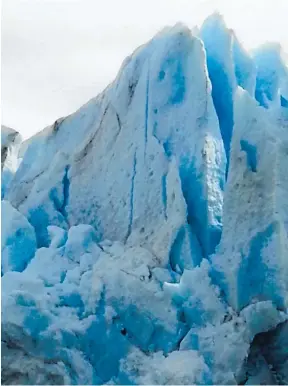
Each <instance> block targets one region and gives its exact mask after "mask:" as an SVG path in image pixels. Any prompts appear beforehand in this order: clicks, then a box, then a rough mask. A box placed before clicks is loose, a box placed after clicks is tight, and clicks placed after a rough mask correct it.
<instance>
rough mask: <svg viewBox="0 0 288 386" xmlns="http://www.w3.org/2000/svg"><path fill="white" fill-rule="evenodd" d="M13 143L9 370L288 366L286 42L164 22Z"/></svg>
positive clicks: (281, 378)
mask: <svg viewBox="0 0 288 386" xmlns="http://www.w3.org/2000/svg"><path fill="white" fill-rule="evenodd" d="M1 152H2V160H1V161H2V162H1V166H2V186H1V198H2V205H1V206H2V214H1V220H2V234H1V240H2V247H1V248H2V249H1V251H2V262H1V276H2V310H1V311H2V335H1V336H2V354H1V356H2V383H3V384H57V385H58V384H89V385H92V384H94V385H100V384H199V385H200V384H285V383H287V382H288V372H287V369H288V354H287V352H288V322H287V319H288V313H287V305H288V260H287V259H288V199H287V191H288V174H287V172H286V164H287V159H288V69H287V65H286V64H285V62H284V61H283V59H282V56H281V49H280V46H279V45H277V44H265V45H263V46H262V47H260V48H259V49H257V50H256V51H255V52H253V53H248V52H247V51H246V50H245V49H244V47H243V46H242V45H241V43H240V41H239V40H238V39H237V37H236V36H235V33H234V32H233V31H232V30H229V29H228V28H227V27H226V25H225V22H224V20H223V17H222V16H221V15H219V14H213V15H211V16H210V17H209V18H208V19H207V20H206V21H205V22H204V23H203V26H202V27H201V28H200V29H199V30H198V29H194V30H193V31H191V30H189V28H188V27H186V26H185V25H183V24H181V23H179V24H177V25H175V26H173V27H166V28H164V29H163V30H162V31H160V32H159V33H158V34H157V35H156V36H155V37H153V38H152V39H151V41H149V42H148V43H146V44H144V45H142V46H141V47H139V48H138V49H136V51H135V52H133V53H132V54H131V55H130V56H129V57H128V58H126V59H125V61H124V62H123V65H122V67H121V69H120V71H119V73H118V75H117V77H116V79H115V80H114V81H113V82H112V83H111V84H110V85H108V86H107V88H106V89H105V90H104V91H103V92H102V93H101V94H99V95H98V96H96V97H95V98H94V99H92V100H90V101H89V102H88V103H87V104H86V105H84V106H82V107H81V108H80V109H79V110H78V111H76V112H75V113H74V114H71V115H70V116H67V117H63V118H60V119H58V120H57V121H56V122H55V123H54V124H53V125H51V126H48V127H47V128H45V129H44V130H42V131H41V132H39V133H38V134H36V135H35V136H33V137H32V138H30V139H28V140H27V141H24V142H23V140H22V138H21V136H20V135H19V134H18V133H17V132H15V131H14V130H12V129H10V128H7V127H3V126H2V130H1Z"/></svg>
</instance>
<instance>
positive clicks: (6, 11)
mask: <svg viewBox="0 0 288 386" xmlns="http://www.w3.org/2000/svg"><path fill="white" fill-rule="evenodd" d="M215 9H218V10H219V11H220V12H221V13H223V14H224V17H225V19H226V22H227V24H228V26H229V27H231V28H233V29H234V30H235V31H236V33H237V35H238V36H239V38H240V39H241V40H242V41H243V43H244V45H245V47H247V48H254V47H255V46H257V45H259V44H261V43H263V42H265V41H267V40H272V41H279V42H280V43H281V44H282V46H283V47H284V49H285V51H286V52H288V28H287V16H288V0H273V1H264V0H253V1H251V0H239V1H238V0H212V1H205V0H146V1H143V0H142V1H139V0H134V1H133V0H122V1H117V0H101V1H98V0H57V1H56V0H2V28H1V29H2V39H1V40H2V76H1V77H2V82H1V83H2V87H1V89H2V123H3V124H6V125H8V126H11V127H13V128H15V129H16V130H19V131H20V132H21V134H22V135H23V136H24V137H25V138H27V137H29V136H30V135H32V134H34V133H35V132H36V131H39V130H41V129H42V128H43V127H44V126H47V125H48V124H51V123H53V121H54V120H55V119H57V118H58V117H60V116H65V115H67V114H69V113H71V112H73V111H75V110H76V109H77V108H78V107H80V106H81V105H82V104H83V103H85V102H86V101H87V100H88V99H90V98H91V97H93V96H95V95H97V94H98V93H99V92H100V91H101V90H102V89H103V88H104V87H105V86H106V85H107V83H109V82H110V81H111V80H112V79H113V78H114V77H115V75H116V73H117V71H118V69H119V67H120V65H121V63H122V61H123V59H124V58H125V57H126V56H127V55H129V54H130V53H131V52H132V51H133V50H134V49H135V48H136V47H137V46H139V45H140V44H142V43H144V42H145V41H147V40H148V39H150V38H151V37H152V36H153V35H154V34H155V33H156V32H157V31H158V30H159V29H161V28H162V27H164V26H165V25H167V24H174V23H175V22H177V21H183V22H184V23H186V24H187V25H188V26H189V27H191V28H192V27H193V26H194V25H195V24H198V25H201V23H202V22H203V20H204V19H205V17H207V16H208V15H209V14H211V13H212V12H213V11H214V10H215Z"/></svg>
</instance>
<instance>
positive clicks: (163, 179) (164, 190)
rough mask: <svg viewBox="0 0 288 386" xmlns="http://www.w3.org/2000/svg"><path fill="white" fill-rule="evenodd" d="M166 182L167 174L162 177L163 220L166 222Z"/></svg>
mask: <svg viewBox="0 0 288 386" xmlns="http://www.w3.org/2000/svg"><path fill="white" fill-rule="evenodd" d="M166 180H167V174H164V175H163V176H162V180H161V182H162V202H163V206H164V216H165V220H167V185H166Z"/></svg>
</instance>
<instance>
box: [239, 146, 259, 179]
mask: <svg viewBox="0 0 288 386" xmlns="http://www.w3.org/2000/svg"><path fill="white" fill-rule="evenodd" d="M240 146H241V150H243V151H245V152H246V156H247V166H248V167H249V168H250V169H251V170H252V172H254V173H255V172H257V147H256V146H254V145H251V144H250V143H249V142H248V141H246V140H244V139H241V141H240Z"/></svg>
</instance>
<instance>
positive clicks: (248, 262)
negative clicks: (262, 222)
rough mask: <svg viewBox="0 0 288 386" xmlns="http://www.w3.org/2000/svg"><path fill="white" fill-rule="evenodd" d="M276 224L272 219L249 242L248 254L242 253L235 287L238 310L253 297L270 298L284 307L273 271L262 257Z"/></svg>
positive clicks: (275, 229)
mask: <svg viewBox="0 0 288 386" xmlns="http://www.w3.org/2000/svg"><path fill="white" fill-rule="evenodd" d="M278 226H279V224H278V222H277V221H274V222H272V223H271V224H270V225H268V226H267V227H266V229H265V230H263V231H262V232H258V233H257V234H256V236H255V237H253V239H252V240H251V242H250V250H249V254H248V256H245V255H244V254H243V253H242V260H241V265H240V267H239V271H238V278H237V281H238V285H237V288H239V289H240V290H239V291H238V299H237V308H238V310H241V309H243V308H244V307H245V306H247V305H249V304H251V303H252V302H253V300H254V301H255V299H257V300H258V301H265V300H272V301H273V302H274V303H275V305H276V306H277V307H278V308H280V309H283V308H284V299H283V298H282V297H281V295H280V293H281V291H279V290H278V289H277V283H275V279H274V275H273V271H272V272H271V269H269V268H268V267H267V265H266V264H265V261H263V257H262V253H263V250H264V249H265V246H266V245H268V244H269V242H271V239H272V237H273V235H275V234H277V232H278V229H277V228H278ZM276 237H277V236H276ZM269 277H270V280H268V278H269Z"/></svg>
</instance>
